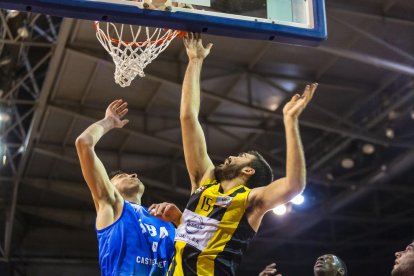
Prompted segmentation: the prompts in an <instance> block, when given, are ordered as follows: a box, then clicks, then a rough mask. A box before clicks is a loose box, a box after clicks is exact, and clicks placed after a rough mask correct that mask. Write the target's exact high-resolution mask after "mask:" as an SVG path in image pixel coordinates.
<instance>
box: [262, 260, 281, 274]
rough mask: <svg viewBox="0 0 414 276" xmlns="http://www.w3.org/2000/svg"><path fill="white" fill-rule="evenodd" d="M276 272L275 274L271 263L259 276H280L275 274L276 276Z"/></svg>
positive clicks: (275, 270) (273, 265) (274, 265)
mask: <svg viewBox="0 0 414 276" xmlns="http://www.w3.org/2000/svg"><path fill="white" fill-rule="evenodd" d="M276 272H277V269H276V264H275V263H272V264H270V265H267V266H266V267H265V269H264V270H263V271H262V272H260V274H259V276H274V275H275V276H282V274H277V275H276Z"/></svg>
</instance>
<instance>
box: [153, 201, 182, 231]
mask: <svg viewBox="0 0 414 276" xmlns="http://www.w3.org/2000/svg"><path fill="white" fill-rule="evenodd" d="M148 212H150V214H151V215H153V216H154V217H157V218H159V219H161V220H163V221H166V222H172V223H174V224H175V225H176V226H178V225H179V224H180V220H181V215H182V213H181V211H180V209H178V207H177V206H176V205H175V204H172V203H168V202H163V203H159V204H152V205H151V206H150V207H149V208H148Z"/></svg>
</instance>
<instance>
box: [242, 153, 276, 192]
mask: <svg viewBox="0 0 414 276" xmlns="http://www.w3.org/2000/svg"><path fill="white" fill-rule="evenodd" d="M247 153H248V154H251V155H254V156H255V157H256V158H254V159H253V160H252V161H251V162H249V163H248V164H247V166H249V167H252V168H253V169H254V171H255V172H254V174H253V175H252V176H251V177H250V178H249V179H248V180H247V181H246V186H247V187H249V188H256V187H261V186H265V185H267V184H270V183H271V182H272V181H273V171H272V168H271V167H270V165H269V163H267V161H266V160H265V159H264V158H263V156H262V155H261V154H260V153H258V152H257V151H255V150H251V151H248V152H247Z"/></svg>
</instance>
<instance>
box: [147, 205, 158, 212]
mask: <svg viewBox="0 0 414 276" xmlns="http://www.w3.org/2000/svg"><path fill="white" fill-rule="evenodd" d="M155 205H157V204H151V206H150V207H149V208H148V212H150V213H152V209H154V208H155Z"/></svg>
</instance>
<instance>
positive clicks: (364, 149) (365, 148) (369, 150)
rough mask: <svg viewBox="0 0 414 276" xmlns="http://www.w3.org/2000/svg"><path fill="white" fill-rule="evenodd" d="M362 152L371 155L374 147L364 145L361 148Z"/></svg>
mask: <svg viewBox="0 0 414 276" xmlns="http://www.w3.org/2000/svg"><path fill="white" fill-rule="evenodd" d="M362 152H363V153H365V154H373V153H374V152H375V147H374V145H372V144H364V145H363V146H362Z"/></svg>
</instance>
